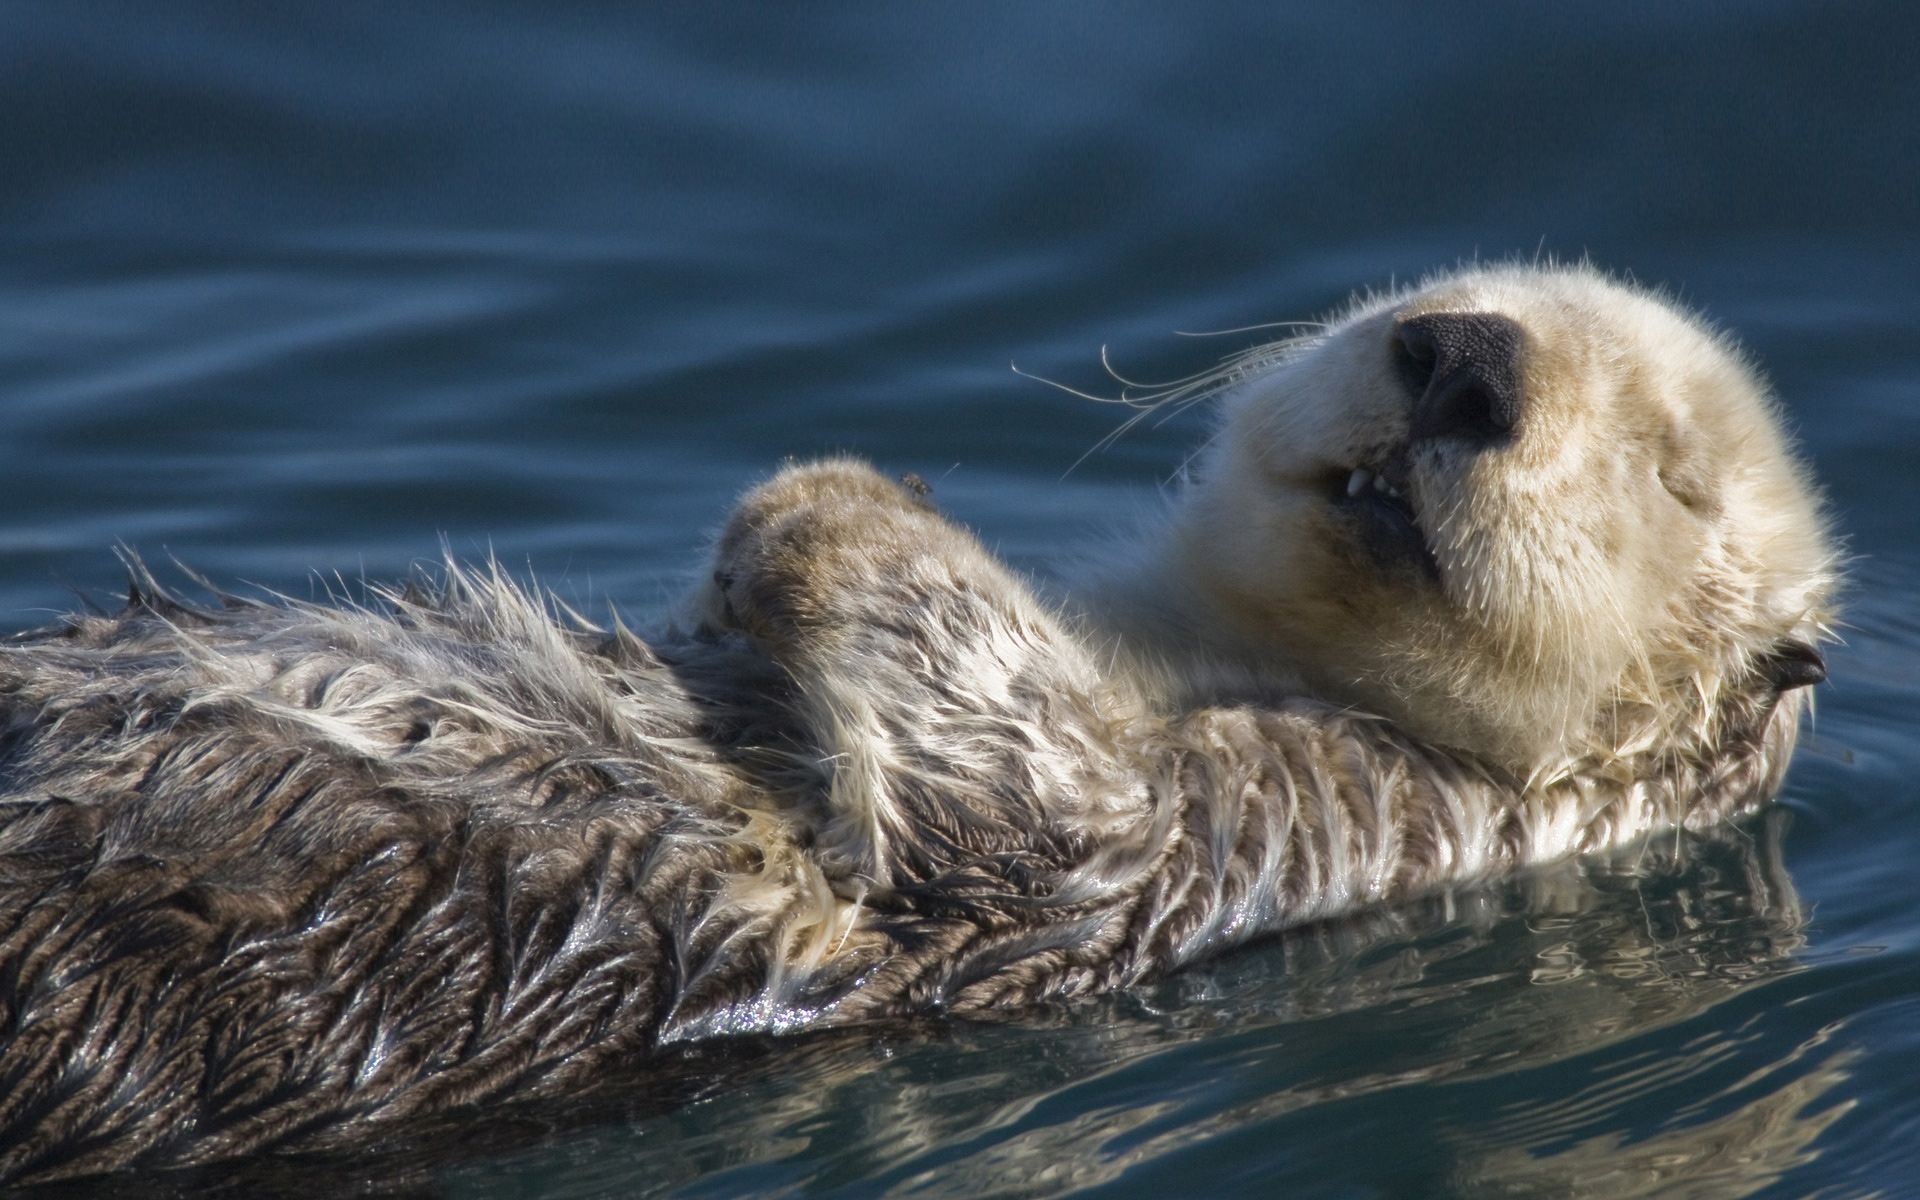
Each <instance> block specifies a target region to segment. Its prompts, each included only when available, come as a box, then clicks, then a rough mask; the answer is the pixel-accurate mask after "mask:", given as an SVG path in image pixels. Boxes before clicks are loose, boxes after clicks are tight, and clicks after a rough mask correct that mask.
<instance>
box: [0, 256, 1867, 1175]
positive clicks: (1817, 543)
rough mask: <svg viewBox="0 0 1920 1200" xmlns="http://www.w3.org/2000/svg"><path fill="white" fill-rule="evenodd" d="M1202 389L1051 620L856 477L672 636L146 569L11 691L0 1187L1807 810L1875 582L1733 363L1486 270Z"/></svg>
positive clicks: (885, 1009)
mask: <svg viewBox="0 0 1920 1200" xmlns="http://www.w3.org/2000/svg"><path fill="white" fill-rule="evenodd" d="M1212 387H1213V388H1214V389H1215V390H1217V391H1218V393H1219V408H1220V414H1221V417H1220V424H1219V427H1218V429H1217V431H1216V433H1215V435H1214V436H1213V438H1212V439H1211V441H1210V443H1209V447H1208V449H1207V450H1206V451H1205V453H1204V454H1203V456H1202V458H1201V461H1200V466H1199V469H1198V470H1197V472H1196V474H1195V478H1194V479H1193V481H1192V482H1191V483H1189V484H1188V485H1186V486H1185V487H1184V489H1183V490H1182V491H1181V492H1180V493H1179V494H1178V495H1177V496H1175V497H1174V498H1173V499H1172V501H1171V503H1170V505H1169V507H1168V509H1167V511H1166V513H1165V514H1164V515H1163V516H1162V517H1161V518H1160V519H1158V520H1157V521H1155V522H1153V523H1152V524H1151V525H1150V527H1149V528H1147V529H1146V530H1144V531H1143V532H1142V533H1141V534H1140V536H1139V537H1138V538H1137V539H1135V540H1134V541H1133V542H1131V543H1130V544H1128V545H1127V546H1125V547H1123V548H1121V549H1119V550H1116V551H1114V552H1111V553H1109V554H1107V555H1105V556H1104V557H1103V558H1099V559H1097V560H1096V561H1094V562H1093V563H1091V564H1090V565H1088V566H1086V567H1085V568H1084V569H1082V570H1081V571H1079V572H1078V573H1077V575H1076V577H1075V578H1076V586H1074V587H1072V588H1071V589H1070V594H1069V596H1068V597H1067V598H1066V599H1064V600H1043V599H1041V598H1040V596H1039V595H1038V594H1037V593H1036V592H1035V590H1034V588H1033V587H1032V585H1030V584H1029V583H1028V582H1026V581H1024V580H1023V579H1021V578H1020V577H1019V576H1017V575H1016V574H1015V573H1014V572H1012V571H1011V570H1009V569H1008V568H1007V567H1006V566H1004V565H1003V564H1001V563H999V562H998V561H996V560H995V559H994V557H993V556H992V555H991V554H989V553H988V552H987V551H986V550H985V549H983V548H982V546H981V545H980V543H979V542H978V541H977V540H976V539H975V538H974V537H973V536H972V535H971V534H969V533H968V532H966V531H965V530H963V529H961V528H960V527H959V526H957V525H955V524H953V523H952V522H950V521H948V520H947V519H945V518H944V517H942V516H941V515H940V514H939V513H938V512H937V511H936V509H935V508H934V506H933V503H932V501H931V498H930V497H929V495H928V494H927V489H926V488H925V487H924V485H921V484H919V483H918V482H917V481H916V480H912V479H909V480H907V481H906V482H904V483H903V482H896V481H894V480H892V479H889V478H886V477H884V476H882V475H881V474H879V473H877V472H875V471H874V470H872V469H871V468H869V467H867V466H865V465H863V464H861V463H858V462H855V461H851V460H845V459H835V460H828V461H825V462H817V463H811V464H805V465H796V466H791V467H788V468H786V469H784V470H781V471H780V472H779V473H777V474H776V475H774V476H773V477H772V478H771V479H770V480H768V481H767V482H765V483H763V484H761V485H760V486H758V487H756V488H754V489H753V490H752V491H750V492H749V493H748V494H747V495H746V497H745V498H744V499H743V500H742V501H741V503H740V505H739V506H738V508H737V509H736V511H735V512H734V513H733V514H732V516H731V517H730V519H729V520H728V521H727V523H726V525H725V527H724V529H723V530H722V532H721V533H720V534H719V536H718V538H717V540H716V542H715V545H714V549H713V558H712V563H711V572H710V575H709V577H708V578H706V579H705V580H703V582H702V585H701V587H700V589H699V591H698V594H697V595H695V596H694V597H692V598H691V599H690V600H689V602H688V604H687V605H686V606H685V610H684V611H683V612H682V613H680V614H679V615H678V616H677V617H676V618H674V619H672V620H667V619H663V620H662V621H661V622H659V623H658V625H657V627H656V628H652V629H651V630H650V631H649V632H648V633H646V634H645V635H644V636H642V635H641V634H636V633H635V632H633V631H632V630H630V629H628V628H627V627H625V626H624V625H621V624H619V623H615V624H614V625H613V626H612V627H611V628H607V629H600V628H596V627H593V626H591V625H589V624H588V623H587V622H586V621H584V620H583V619H580V618H579V617H577V616H575V615H573V614H571V613H570V612H567V611H565V610H563V609H562V608H560V607H559V606H558V605H557V603H556V602H554V601H552V600H551V599H549V598H546V597H544V596H542V595H540V594H537V593H534V592H532V591H530V590H528V589H526V588H523V587H521V586H519V585H516V584H515V583H513V582H512V581H510V580H508V579H507V578H505V577H503V575H502V574H501V573H500V572H499V571H498V570H497V569H495V568H493V567H490V566H489V567H485V568H479V569H473V568H465V567H462V566H459V565H457V564H454V563H452V562H449V563H447V564H445V566H444V568H443V569H442V570H441V571H440V572H438V573H437V574H436V575H434V576H433V577H432V578H425V577H423V578H422V579H420V580H416V581H415V582H414V583H413V584H412V585H410V586H408V587H406V588H404V589H395V590H392V591H383V592H378V593H376V594H374V595H372V596H369V597H367V598H366V599H364V600H363V601H361V602H358V603H344V602H343V603H340V604H337V605H330V606H329V605H314V604H299V603H292V602H287V601H281V600H275V599H271V598H269V599H253V600H248V599H239V598H235V597H231V596H221V597H219V598H218V599H219V602H218V603H214V602H207V603H203V604H190V603H188V602H186V601H184V600H182V599H179V598H178V597H176V596H174V595H172V594H171V593H169V592H168V591H167V590H165V589H163V588H162V587H160V586H159V585H158V584H156V583H155V582H154V581H153V579H152V577H151V576H150V575H149V574H148V573H147V571H146V569H145V568H144V567H143V566H142V565H141V564H139V563H138V562H137V561H132V562H131V563H130V565H131V567H132V571H133V575H134V587H133V591H132V595H131V597H130V600H129V602H128V604H127V606H126V608H125V609H124V611H121V612H119V613H116V614H111V615H109V614H104V613H97V614H93V615H77V616H74V617H72V618H70V619H68V620H67V621H65V622H64V623H62V624H61V625H59V626H58V627H56V628H52V629H46V630H40V631H36V632H32V633H28V634H24V635H21V636H19V637H17V638H15V639H13V640H12V641H11V642H10V643H9V644H7V645H6V646H5V647H4V649H0V1181H6V1180H19V1179H29V1178H31V1179H45V1178H56V1177H62V1176H68V1175H74V1174H82V1173H87V1172H97V1171H104V1170H111V1169H116V1168H121V1167H126V1166H131V1165H160V1164H180V1163H195V1162H204V1161H209V1160H212V1159H216V1158H219V1157H222V1156H227V1155H233V1154H238V1153H242V1152H246V1151H249V1150H254V1149H257V1148H261V1147H267V1146H276V1145H277V1146H316V1145H327V1144H338V1143H340V1142H343V1141H345V1140H347V1139H351V1138H352V1137H354V1136H355V1135H356V1134H357V1133H359V1132H360V1131H362V1130H364V1129H366V1128H367V1127H368V1126H369V1125H370V1124H372V1123H375V1122H382V1121H390V1120H394V1119H397V1118H402V1117H405V1116H408V1115H410V1114H421V1113H426V1112H432V1111H437V1110H441V1109H445V1108H447V1107H450V1106H454V1105H459V1104H465V1103H470V1102H474V1101H478V1100H482V1099H488V1098H494V1097H503V1096H508V1095H516V1096H536V1095H551V1094H555V1093H563V1092H567V1091H569V1090H572V1089H577V1088H580V1087H583V1086H585V1085H586V1084H587V1083H588V1082H590V1081H591V1080H592V1078H593V1077H594V1075H595V1073H596V1072H597V1071H599V1070H601V1069H603V1068H604V1067H606V1066H607V1065H608V1064H609V1063H613V1062H631V1061H636V1060H641V1059H643V1058H644V1057H645V1056H646V1055H648V1054H649V1053H650V1052H652V1051H654V1050H655V1049H656V1048H657V1047H659V1046H661V1045H662V1044H664V1043H668V1042H673V1041H677V1040H682V1039H688V1038H696V1037H704V1036H711V1035H718V1034H727V1033H736V1032H748V1031H775V1032H778V1031H785V1030H792V1029H797V1028H800V1027H803V1026H816V1025H827V1024H841V1023H848V1022H855V1021H859V1020H862V1019H869V1018H875V1017H880V1016H886V1015H894V1014H902V1013H908V1012H915V1011H923V1010H945V1011H950V1012H966V1011H977V1010H980V1009H983V1008H987V1007H993V1006H1004V1005H1015V1004H1019V1003H1022V1002H1027V1001H1033V1000H1038V999H1041V998H1047V997H1062V996H1071V995H1076V994H1082V993H1088V992H1093V991H1098V990H1103V989H1111V988H1117V987H1125V986H1127V985H1130V984H1133V983H1135V982H1137V981H1140V980H1143V979H1146V978H1148V977H1150V976H1152V975H1154V974H1156V973H1159V972H1164V971H1167V970H1170V969H1173V968H1176V967H1178V966H1180V965H1181V964H1183V963H1187V962H1190V961H1193V960H1194V959H1196V958H1199V957H1201V956H1204V955H1207V954H1211V953H1215V952H1217V951H1220V950H1222V949H1224V948H1227V947H1230V946H1233V945H1236V944H1239V943H1241V942H1244V941H1245V940H1247V939H1249V938H1252V937H1256V936H1258V935H1260V934H1262V933H1265V932H1270V931H1274V930H1277V929H1281V928H1284V927H1287V926H1291V925H1297V924H1299V923H1302V922H1306V921H1310V920H1313V919H1315V918H1320V917H1325V916H1329V915H1333V914H1337V913H1340V912H1342V911H1346V910H1351V909H1354V908H1356V907H1358V906H1362V905H1368V904H1374V903H1378V902H1381V901H1391V900H1393V899H1395V898H1398V897H1405V896H1409V895H1413V894H1416V893H1419V892H1424V891H1430V890H1432V889H1435V888H1438V887H1440V886H1442V885H1445V884H1447V883H1449V882H1453V881H1461V880H1469V879H1473V878H1476V877H1482V876H1485V875H1487V874H1488V873H1491V872H1498V871H1506V870H1511V869H1514V868H1516V867H1519V866H1522V865H1524V864H1527V863H1531V862H1538V861H1543V860H1548V859H1553V858H1558V857H1562V856H1565V855H1569V854H1573V853H1578V852H1581V851H1584V850H1590V849H1596V848H1600V847H1605V846H1608V845H1611V844H1614V843H1618V842H1621V841H1623V840H1627V839H1631V838H1634V837H1636V836H1639V835H1642V834H1645V833H1647V832H1649V831H1652V830H1657V829H1662V828H1671V827H1675V826H1702V825H1706V824H1709V823H1712V822H1716V821H1719V820H1722V819H1724V818H1725V817H1727V816H1728V815H1730V814H1733V813H1736V812H1739V811H1741V810H1744V809H1747V808H1749V807H1751V806H1754V805H1757V804H1759V803H1761V802H1762V801H1764V800H1765V799H1766V798H1767V797H1768V796H1770V795H1771V794H1772V793H1773V792H1774V791H1775V790H1776V788H1777V786H1778V784H1779V781H1780V778H1781V775H1782V772H1783V771H1784V769H1785V766H1786V762H1787V759H1788V756H1789V754H1790V752H1791V749H1792V746H1793V743H1794V740H1795V736H1796V730H1797V726H1798V722H1799V718H1800V715H1801V711H1802V708H1803V706H1804V697H1805V696H1806V695H1807V692H1806V690H1805V689H1806V686H1807V685H1808V684H1811V683H1814V682H1817V681H1818V680H1819V679H1820V678H1822V677H1823V675H1824V664H1823V662H1822V660H1821V657H1820V653H1819V645H1820V643H1821V642H1822V640H1823V639H1824V638H1825V636H1826V631H1827V627H1828V622H1829V620H1830V617H1831V613H1830V606H1831V603H1832V599H1831V597H1832V593H1833V590H1834V588H1835V584H1836V565H1835V564H1836V556H1835V550H1834V548H1833V543H1832V540H1831V538H1830V536H1829V534H1828V531H1827V529H1826V527H1825V522H1824V519H1823V517H1822V514H1821V508H1820V502H1819V499H1818V497H1817V494H1816V492H1815V490H1814V488H1813V487H1812V485H1811V484H1810V482H1809V480H1808V478H1807V476H1806V473H1805V471H1804V469H1803V468H1802V467H1801V466H1800V465H1799V463H1798V462H1797V461H1796V460H1795V458H1794V457H1793V454H1792V452H1791V450H1790V448H1789V447H1788V445H1787V443H1786V441H1785V438H1784V436H1783V434H1782V432H1781V428H1780V422H1779V418H1778V415H1777V414H1776V412H1775V410H1774V408H1773V404H1772V402H1771V400H1770V399H1769V398H1768V396H1767V393H1766V391H1765V389H1764V387H1763V386H1762V385H1761V383H1760V382H1759V381H1758V379H1757V378H1756V376H1755V374H1754V373H1753V371H1752V370H1751V369H1750V368H1749V367H1748V366H1747V365H1746V364H1745V363H1744V362H1743V360H1742V358H1741V357H1740V355H1739V353H1738V352H1737V351H1736V350H1735V349H1733V347H1732V346H1731V345H1730V343H1729V342H1728V341H1727V340H1726V339H1724V338H1722V337H1720V336H1718V335H1716V334H1714V333H1712V332H1711V331H1709V330H1708V329H1706V328H1705V327H1704V326H1703V325H1702V324H1701V323H1700V322H1699V321H1698V320H1696V319H1694V318H1691V317H1689V316H1687V315H1685V314H1683V313H1680V312H1678V311H1676V310H1675V309H1674V308H1673V307H1672V306H1670V305H1668V304H1666V303H1664V302H1663V301H1661V300H1660V299H1658V298H1656V297H1654V296H1651V295H1649V294H1647V293H1644V292H1641V291H1638V290H1636V289H1633V288H1630V287H1627V286H1623V285H1621V284H1619V283H1616V282H1612V281H1610V280H1608V279H1606V278H1604V277H1602V276H1601V275H1599V274H1598V273H1596V272H1593V271H1591V270H1586V269H1540V268H1533V267H1484V268H1479V267H1477V268H1470V269H1466V270H1463V271H1460V272H1457V273H1454V274H1451V275H1447V276H1443V277H1440V278H1437V279H1434V280H1431V281H1429V282H1427V283H1425V284H1423V285H1422V286H1420V287H1418V288H1415V289H1411V290H1408V291H1404V292H1396V293H1393V294H1390V295H1383V296H1376V297H1372V298H1369V299H1366V300H1363V301H1361V302H1358V303H1357V304H1356V305H1355V306H1354V307H1353V308H1352V309H1351V311H1349V312H1347V313H1345V314H1344V315H1342V316H1340V317H1338V318H1337V319H1335V320H1333V321H1331V322H1330V323H1328V324H1327V326H1326V327H1325V328H1324V329H1323V330H1322V331H1321V332H1318V333H1316V334H1315V335H1313V336H1311V337H1307V338H1303V339H1297V340H1293V341H1289V342H1286V343H1283V344H1281V345H1278V346H1275V347H1270V348H1266V349H1264V350H1262V351H1261V352H1259V353H1256V354H1254V355H1251V356H1246V357H1243V358H1241V359H1239V360H1236V362H1235V363H1234V365H1233V366H1232V367H1231V368H1230V369H1228V370H1224V371H1222V372H1221V373H1220V374H1219V375H1218V376H1217V378H1216V379H1214V380H1213V381H1212Z"/></svg>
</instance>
